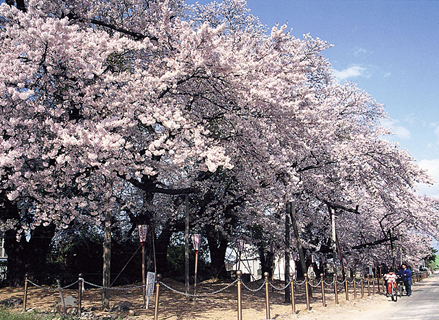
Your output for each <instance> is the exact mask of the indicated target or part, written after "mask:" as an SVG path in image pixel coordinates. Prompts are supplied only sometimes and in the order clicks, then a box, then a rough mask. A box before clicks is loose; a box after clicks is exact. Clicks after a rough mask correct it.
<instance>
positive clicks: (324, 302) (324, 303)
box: [320, 273, 326, 307]
mask: <svg viewBox="0 0 439 320" xmlns="http://www.w3.org/2000/svg"><path fill="white" fill-rule="evenodd" d="M320 279H321V281H322V304H323V306H324V307H326V301H325V278H324V276H323V273H321V274H320Z"/></svg>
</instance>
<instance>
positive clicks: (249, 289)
mask: <svg viewBox="0 0 439 320" xmlns="http://www.w3.org/2000/svg"><path fill="white" fill-rule="evenodd" d="M241 284H242V285H243V286H244V288H246V289H247V290H248V291H251V292H258V291H259V290H261V289H262V288H263V287H264V285H265V281H264V282H263V283H262V285H261V286H260V287H259V288H258V289H251V288H249V287H247V285H246V284H245V283H244V281H243V282H242V283H241Z"/></svg>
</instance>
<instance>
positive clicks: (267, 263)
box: [258, 246, 274, 276]
mask: <svg viewBox="0 0 439 320" xmlns="http://www.w3.org/2000/svg"><path fill="white" fill-rule="evenodd" d="M258 251H259V259H260V260H261V267H262V274H264V272H268V273H269V274H270V276H272V275H273V268H274V253H273V252H271V251H267V250H265V248H264V247H263V246H259V247H258Z"/></svg>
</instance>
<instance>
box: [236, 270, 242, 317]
mask: <svg viewBox="0 0 439 320" xmlns="http://www.w3.org/2000/svg"><path fill="white" fill-rule="evenodd" d="M236 276H237V277H238V283H237V285H238V320H242V297H241V276H242V272H241V270H238V271H236Z"/></svg>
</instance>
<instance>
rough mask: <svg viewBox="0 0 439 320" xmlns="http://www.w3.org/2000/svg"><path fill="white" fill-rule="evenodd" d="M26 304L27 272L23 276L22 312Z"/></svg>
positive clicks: (24, 310)
mask: <svg viewBox="0 0 439 320" xmlns="http://www.w3.org/2000/svg"><path fill="white" fill-rule="evenodd" d="M26 304H27V273H26V275H25V276H24V298H23V312H26Z"/></svg>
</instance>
